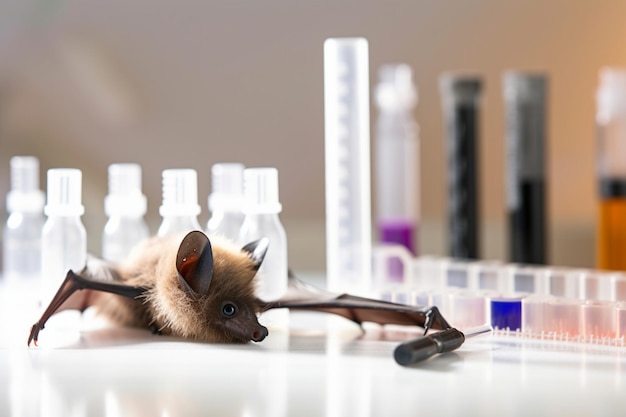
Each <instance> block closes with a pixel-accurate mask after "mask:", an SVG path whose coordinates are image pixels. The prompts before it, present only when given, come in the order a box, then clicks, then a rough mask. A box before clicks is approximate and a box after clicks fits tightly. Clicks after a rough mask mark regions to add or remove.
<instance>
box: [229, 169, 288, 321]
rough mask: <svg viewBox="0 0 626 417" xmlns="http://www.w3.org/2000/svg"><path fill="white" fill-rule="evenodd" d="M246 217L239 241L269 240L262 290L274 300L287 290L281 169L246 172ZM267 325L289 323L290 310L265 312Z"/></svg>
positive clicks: (261, 271)
mask: <svg viewBox="0 0 626 417" xmlns="http://www.w3.org/2000/svg"><path fill="white" fill-rule="evenodd" d="M244 196H245V197H244V213H245V219H244V221H243V225H242V227H241V233H240V234H239V241H240V242H242V244H247V243H250V242H252V241H255V240H257V239H260V238H262V237H266V238H268V239H269V248H268V250H267V254H266V255H265V259H264V260H263V263H262V264H261V268H260V269H259V275H258V276H259V277H260V282H259V284H260V285H259V292H258V296H259V298H261V299H262V300H265V301H272V300H276V299H278V298H280V297H281V296H282V295H284V294H285V292H286V291H287V269H288V266H287V234H286V233H285V228H284V227H283V225H282V223H281V222H280V219H279V217H278V214H279V213H280V212H281V211H282V205H281V204H280V202H279V199H278V170H276V168H248V169H246V170H245V171H244ZM263 316H265V317H261V320H262V321H263V322H264V324H266V325H272V326H285V325H286V324H287V320H288V318H289V315H288V311H287V310H286V309H278V310H275V311H272V312H268V313H264V315H263Z"/></svg>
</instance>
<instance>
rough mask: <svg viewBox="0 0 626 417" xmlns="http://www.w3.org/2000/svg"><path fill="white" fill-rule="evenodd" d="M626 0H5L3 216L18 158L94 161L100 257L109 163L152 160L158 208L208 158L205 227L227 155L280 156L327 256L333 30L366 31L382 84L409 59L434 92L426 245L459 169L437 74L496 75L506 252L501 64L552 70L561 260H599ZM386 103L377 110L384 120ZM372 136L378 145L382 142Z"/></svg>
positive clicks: (442, 234)
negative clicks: (600, 198) (611, 79)
mask: <svg viewBox="0 0 626 417" xmlns="http://www.w3.org/2000/svg"><path fill="white" fill-rule="evenodd" d="M624 16H626V2H623V1H620V0H615V1H612V0H599V1H593V2H592V1H587V0H580V1H576V0H552V1H542V0H527V1H517V2H503V1H500V0H463V1H460V0H454V1H453V0H440V1H437V2H434V1H428V0H411V1H395V0H394V1H386V2H381V1H375V0H359V1H345V0H336V1H332V2H331V1H328V2H320V1H306V0H305V1H299V2H293V1H284V0H283V1H279V0H265V1H262V2H258V1H247V0H240V1H212V2H202V1H176V2H172V1H157V0H149V1H148V0H136V1H127V0H109V1H106V2H105V1H93V0H81V1H74V0H71V1H70V0H68V1H63V0H55V1H46V0H36V1H29V0H2V2H0V196H2V203H1V204H0V215H1V216H2V219H3V221H4V220H5V219H6V205H5V201H4V196H5V195H6V192H7V191H8V188H9V159H10V157H11V156H14V155H34V156H37V157H38V158H39V160H40V164H41V184H42V189H45V172H46V170H47V169H49V168H57V167H73V168H80V169H81V170H82V172H83V204H84V205H85V207H86V213H85V215H84V216H83V222H84V223H85V226H86V228H87V231H88V237H89V243H88V248H89V250H90V251H91V252H92V253H96V254H99V253H100V240H101V235H102V228H103V227H104V224H105V222H106V218H105V215H104V210H103V200H104V197H105V195H106V193H107V175H106V170H107V167H108V165H109V164H111V163H115V162H137V163H139V164H141V166H142V167H143V187H144V193H145V194H146V195H147V197H148V214H147V221H148V223H149V225H150V228H151V231H152V232H153V233H155V232H156V229H157V228H158V225H159V223H160V217H159V214H158V207H159V205H160V204H161V171H162V170H163V169H165V168H194V169H196V170H197V171H198V176H199V193H198V194H199V199H200V204H201V205H202V207H203V212H202V214H201V215H200V217H199V220H200V222H201V224H202V225H203V226H204V225H206V221H207V220H208V217H209V212H208V209H207V205H206V198H207V195H208V194H209V192H210V167H211V165H212V164H214V163H216V162H242V163H244V164H245V165H246V166H251V167H252V166H275V167H277V168H278V170H279V176H280V199H281V202H282V204H283V212H282V214H281V219H282V220H283V223H284V225H285V228H286V230H287V236H288V242H289V259H290V264H291V265H292V267H293V268H295V269H300V270H314V271H320V270H324V269H325V232H324V215H325V214H324V210H325V209H324V207H325V206H324V155H323V150H324V117H323V110H324V109H323V99H324V97H323V42H324V40H325V39H326V38H329V37H343V36H364V37H366V38H367V39H368V40H369V46H370V82H371V85H372V87H374V86H375V84H376V82H377V78H378V75H377V72H378V68H379V67H380V66H381V65H383V64H386V63H390V62H405V63H408V64H409V65H411V67H412V68H413V70H414V77H415V81H416V84H417V87H418V90H419V102H418V105H417V108H416V112H415V117H416V120H417V122H418V123H419V125H420V138H421V156H420V158H421V163H420V175H421V191H422V193H421V198H420V211H421V218H422V220H421V225H420V233H421V234H420V237H419V240H420V241H419V246H420V251H421V253H422V254H442V255H443V254H446V247H447V242H446V223H445V218H446V217H445V216H446V192H445V189H446V175H447V172H446V165H445V160H446V157H445V147H444V142H443V120H442V112H441V99H440V96H439V88H438V77H439V75H440V74H441V73H442V72H443V71H448V70H454V71H463V72H470V73H474V74H478V75H481V76H482V77H483V80H484V83H485V84H484V95H483V97H484V99H483V102H482V105H483V107H482V114H481V120H480V121H481V144H480V147H481V155H480V179H481V182H480V184H481V195H480V202H481V216H482V226H481V227H482V237H481V244H482V254H483V258H486V259H502V260H506V256H507V248H506V242H507V240H506V236H505V233H506V229H505V227H504V224H505V220H506V219H505V213H504V198H505V192H504V169H505V166H504V142H503V137H504V108H503V98H502V74H503V72H504V71H506V70H509V69H519V70H541V71H545V72H546V73H547V75H548V76H549V79H550V80H549V82H550V84H549V104H548V186H549V190H548V205H549V239H550V241H549V245H548V247H549V260H550V263H552V264H556V265H571V266H583V267H593V266H594V264H595V254H594V250H595V249H594V246H595V227H596V204H597V202H596V185H595V180H594V179H595V178H594V177H595V142H594V114H595V100H594V94H595V89H596V87H597V84H598V72H599V70H600V69H601V68H602V67H605V66H625V65H626V25H625V24H624ZM376 116H377V112H376V107H375V105H374V103H373V101H372V111H371V123H372V125H374V124H375V122H376ZM374 139H375V137H374V134H373V133H372V140H374Z"/></svg>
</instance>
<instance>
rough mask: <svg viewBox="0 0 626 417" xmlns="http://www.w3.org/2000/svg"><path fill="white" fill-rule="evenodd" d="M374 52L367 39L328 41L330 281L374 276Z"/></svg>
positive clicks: (350, 282) (357, 288)
mask: <svg viewBox="0 0 626 417" xmlns="http://www.w3.org/2000/svg"><path fill="white" fill-rule="evenodd" d="M368 66H369V52H368V42H367V40H366V39H364V38H331V39H327V40H326V41H325V42H324V122H325V159H326V161H325V169H326V257H327V258H326V262H327V286H328V288H329V289H330V290H332V291H339V292H342V291H352V292H365V291H367V290H368V289H369V286H370V284H371V283H370V281H371V265H370V264H371V251H372V237H371V236H372V231H371V220H372V219H371V209H370V204H371V197H370V132H369V68H368Z"/></svg>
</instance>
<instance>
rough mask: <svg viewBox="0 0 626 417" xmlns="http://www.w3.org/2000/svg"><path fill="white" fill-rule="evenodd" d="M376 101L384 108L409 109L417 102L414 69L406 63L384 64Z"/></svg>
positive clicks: (380, 74)
mask: <svg viewBox="0 0 626 417" xmlns="http://www.w3.org/2000/svg"><path fill="white" fill-rule="evenodd" d="M379 79H380V81H379V83H378V86H377V87H376V102H377V103H378V106H379V107H380V108H382V109H389V110H408V109H411V108H412V107H413V106H415V105H416V104H417V89H416V88H415V85H414V84H413V71H412V70H411V67H410V66H408V65H406V64H388V65H383V66H382V67H381V68H380V71H379Z"/></svg>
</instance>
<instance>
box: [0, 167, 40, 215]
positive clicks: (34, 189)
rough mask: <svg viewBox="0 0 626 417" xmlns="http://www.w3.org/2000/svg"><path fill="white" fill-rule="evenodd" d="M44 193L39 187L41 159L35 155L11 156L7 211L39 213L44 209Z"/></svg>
mask: <svg viewBox="0 0 626 417" xmlns="http://www.w3.org/2000/svg"><path fill="white" fill-rule="evenodd" d="M44 203H45V197H44V193H43V192H42V191H41V190H40V189H39V160H38V159H37V158H35V157H34V156H14V157H13V158H11V191H9V193H8V194H7V211H8V212H9V213H13V212H15V211H18V212H26V213H38V212H41V211H42V210H43V206H44Z"/></svg>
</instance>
